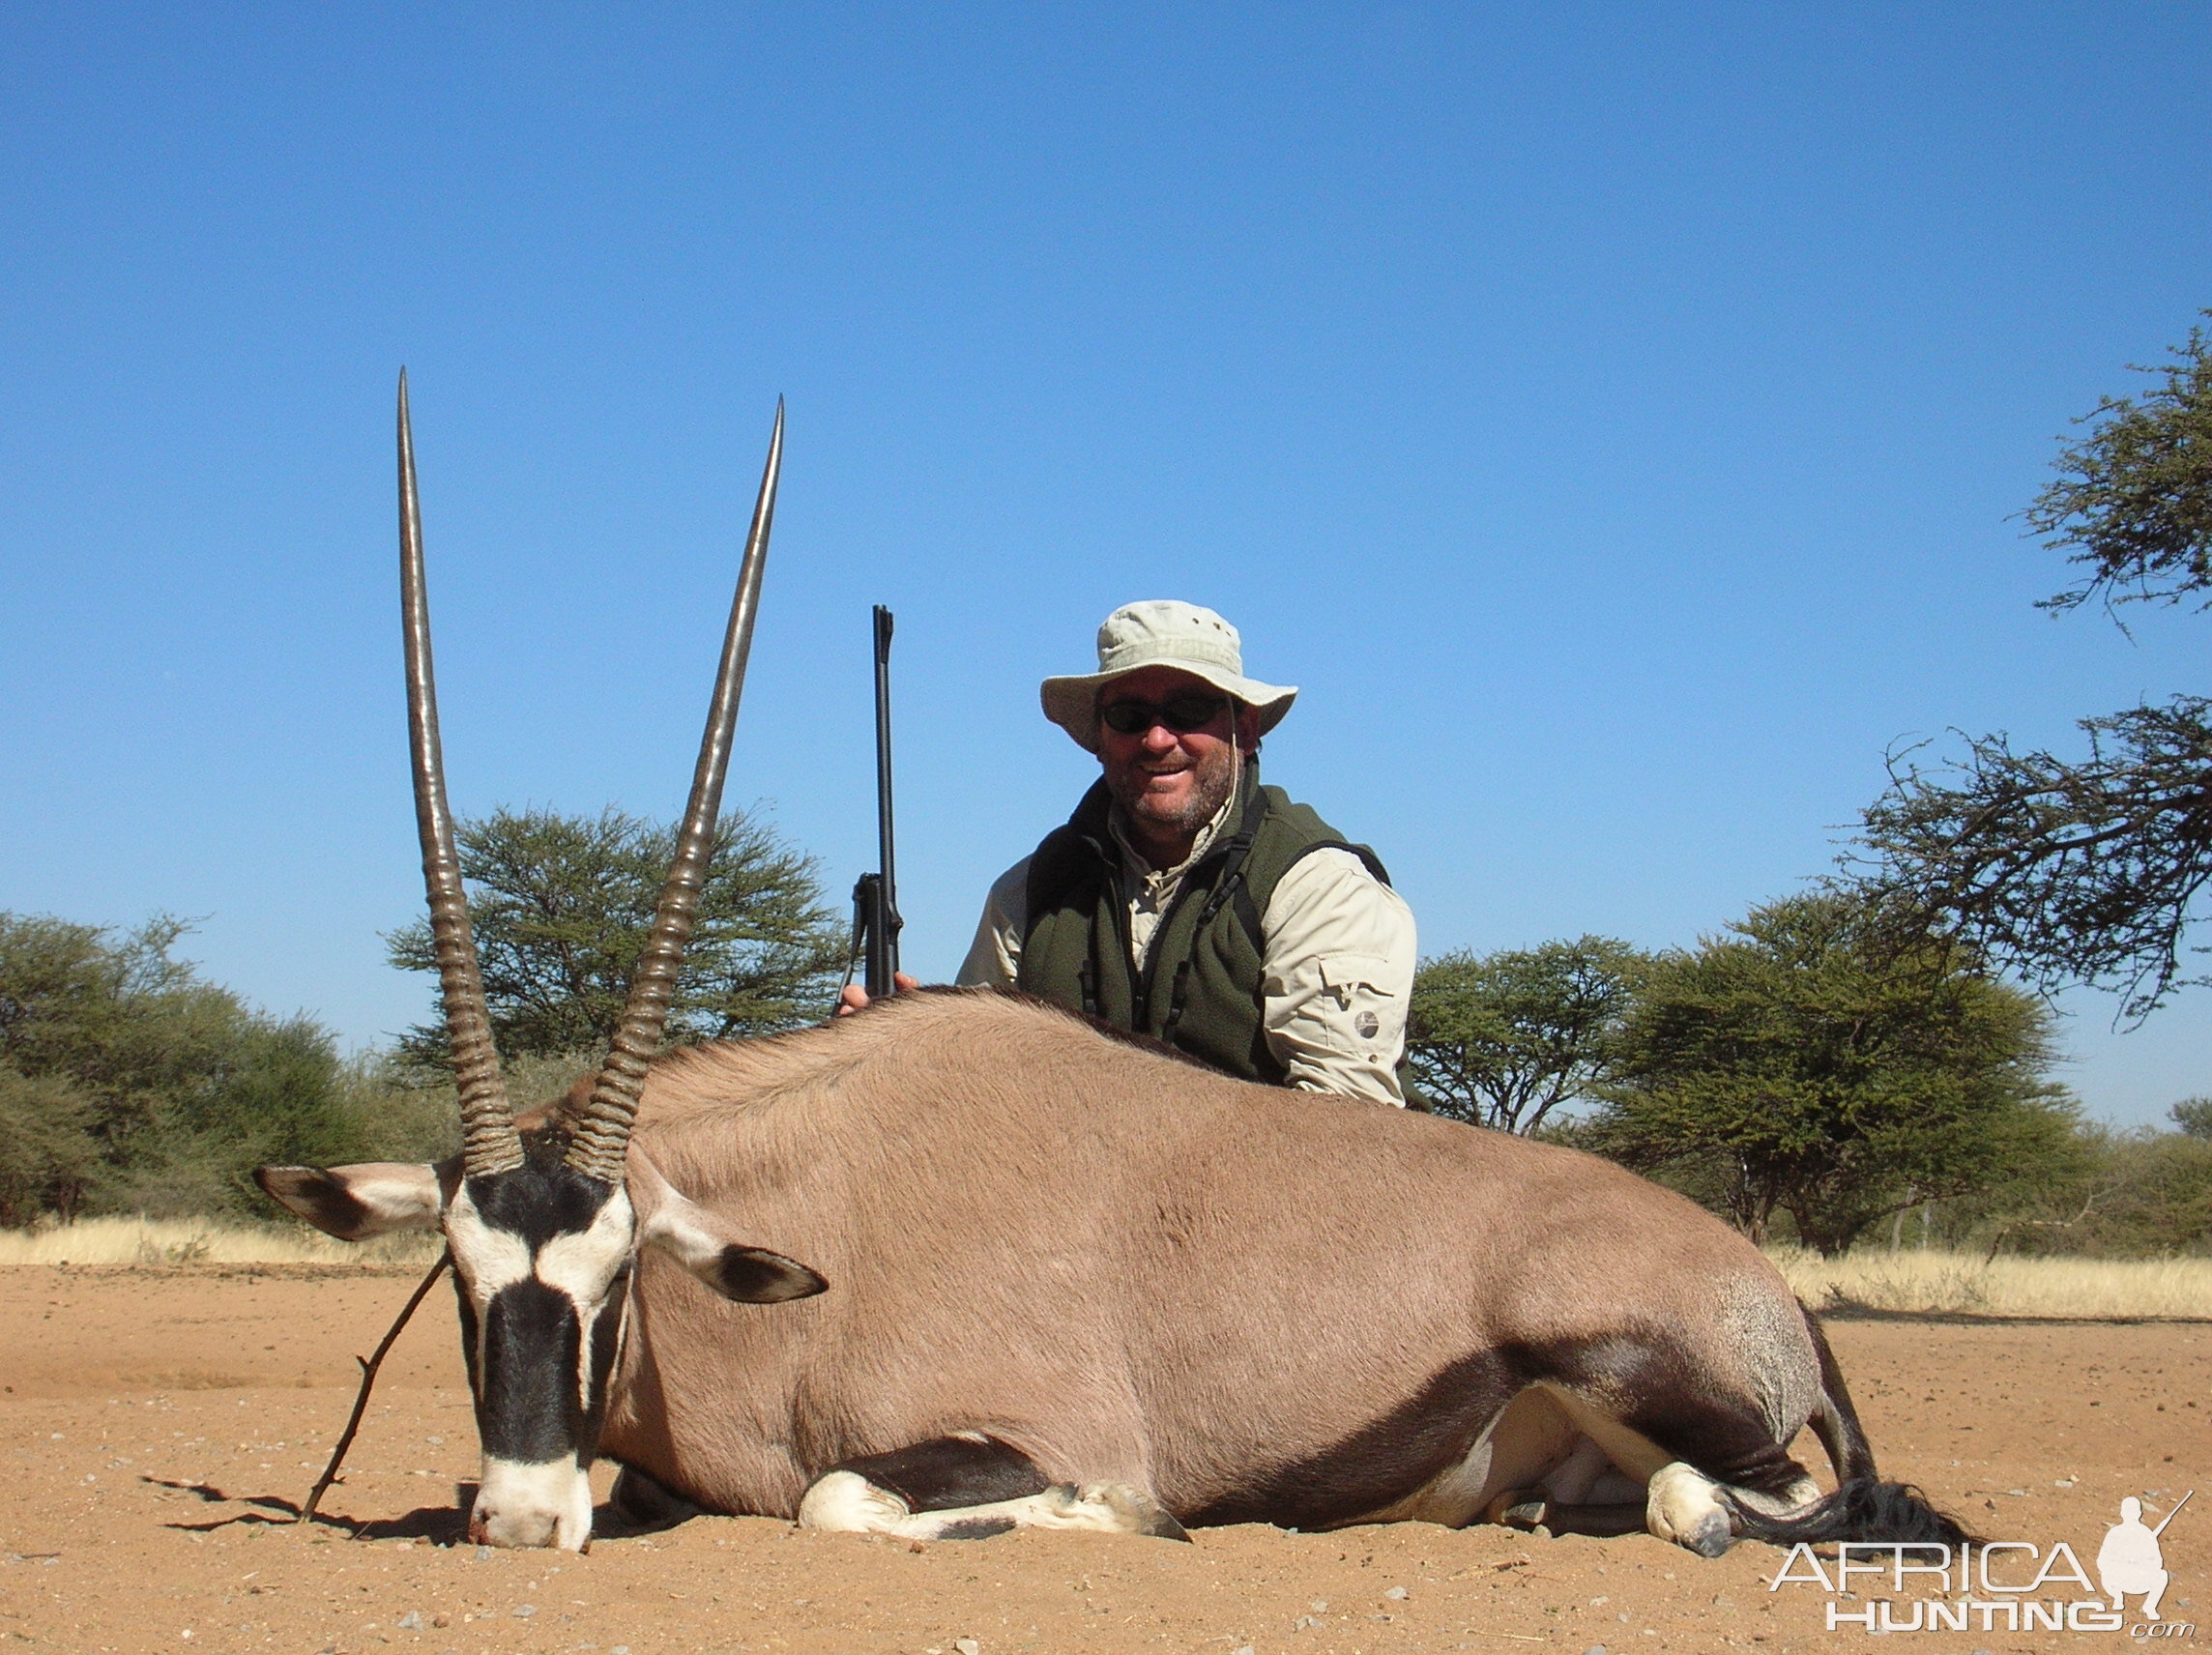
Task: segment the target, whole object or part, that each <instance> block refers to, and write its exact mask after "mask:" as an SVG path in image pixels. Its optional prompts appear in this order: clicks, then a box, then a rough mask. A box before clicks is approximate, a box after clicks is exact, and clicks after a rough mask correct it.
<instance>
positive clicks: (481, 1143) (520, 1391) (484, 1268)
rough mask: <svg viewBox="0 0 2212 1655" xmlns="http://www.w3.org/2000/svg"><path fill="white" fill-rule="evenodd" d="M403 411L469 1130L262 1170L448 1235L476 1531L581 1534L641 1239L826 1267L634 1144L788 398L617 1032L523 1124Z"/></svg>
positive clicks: (724, 1257)
mask: <svg viewBox="0 0 2212 1655" xmlns="http://www.w3.org/2000/svg"><path fill="white" fill-rule="evenodd" d="M398 425H399V568H400V588H401V610H402V617H403V623H404V632H405V638H406V660H407V709H408V729H409V735H410V738H411V741H410V745H411V747H412V750H413V757H414V774H415V814H416V821H417V825H418V827H419V829H420V832H421V836H422V875H423V881H424V884H425V886H426V887H427V889H428V894H429V901H430V922H431V929H432V935H433V937H434V939H435V944H436V950H437V960H438V974H439V981H440V985H441V988H442V991H443V996H444V1002H445V1015H446V1031H447V1035H448V1039H449V1042H450V1045H451V1053H452V1063H453V1073H454V1077H455V1080H456V1081H457V1083H458V1087H459V1091H460V1109H461V1134H462V1149H461V1153H460V1154H459V1155H458V1156H456V1157H454V1158H453V1159H451V1160H450V1161H446V1162H442V1163H440V1164H438V1165H436V1166H427V1165H423V1166H415V1165H406V1164H400V1163H374V1164H367V1165H359V1166H351V1167H337V1168H332V1169H328V1170H325V1169H320V1168H312V1167H265V1168H263V1169H261V1170H260V1171H259V1172H258V1173H257V1174H256V1175H255V1176H256V1178H257V1179H258V1180H259V1182H260V1184H261V1187H262V1188H263V1189H264V1190H265V1191H267V1192H268V1193H269V1194H270V1195H271V1196H272V1197H274V1198H275V1199H276V1200H277V1201H278V1202H280V1203H281V1204H283V1205H285V1206H287V1207H289V1208H291V1209H292V1210H293V1211H295V1212H297V1213H299V1214H301V1215H302V1216H303V1217H306V1218H307V1219H308V1220H309V1221H310V1222H312V1223H314V1224H315V1225H317V1226H318V1227H320V1228H321V1229H323V1230H326V1231H328V1232H330V1233H331V1234H336V1235H342V1236H345V1237H348V1238H350V1239H355V1240H359V1239H364V1238H365V1237H368V1236H371V1235H381V1234H392V1233H393V1232H397V1231H404V1230H426V1229H430V1228H433V1227H435V1228H437V1229H439V1230H441V1231H443V1232H444V1234H445V1238H446V1244H447V1247H448V1248H449V1250H450V1251H451V1255H452V1262H453V1269H454V1272H455V1274H456V1276H457V1277H458V1280H459V1285H460V1301H461V1321H462V1344H463V1349H464V1350H465V1352H466V1356H467V1362H468V1371H469V1382H470V1385H471V1388H472V1389H473V1391H474V1393H475V1399H476V1415H477V1429H478V1433H479V1436H480V1439H481V1443H482V1451H483V1463H482V1473H481V1476H480V1482H479V1486H478V1493H477V1497H476V1504H475V1506H474V1508H473V1510H472V1511H471V1513H470V1517H469V1532H470V1535H471V1537H472V1538H473V1539H475V1540H476V1541H478V1542H479V1543H482V1544H489V1545H493V1546H558V1547H564V1548H567V1549H569V1550H577V1549H581V1548H582V1547H583V1546H584V1545H585V1544H586V1543H587V1542H588V1540H589V1538H590V1535H591V1527H592V1494H591V1482H590V1469H591V1466H592V1462H593V1459H594V1457H595V1456H596V1454H597V1444H598V1437H599V1428H600V1423H601V1420H602V1418H603V1417H604V1412H605V1408H606V1400H607V1385H608V1376H609V1372H610V1370H611V1368H612V1365H613V1362H614V1357H615V1349H616V1344H617V1340H618V1337H619V1333H620V1328H621V1321H622V1315H621V1310H622V1304H623V1295H624V1288H625V1284H626V1281H627V1278H628V1275H629V1272H630V1269H631V1265H632V1262H633V1260H634V1258H635V1256H636V1253H637V1251H638V1249H639V1248H641V1247H658V1248H661V1249H664V1250H666V1251H667V1252H668V1253H669V1254H670V1255H672V1256H673V1257H674V1258H675V1259H676V1260H678V1261H679V1262H681V1263H682V1264H683V1265H684V1267H685V1268H686V1269H688V1270H689V1271H690V1272H691V1273H692V1274H693V1275H695V1276H697V1277H698V1278H699V1279H700V1280H701V1281H703V1282H705V1283H706V1284H707V1285H708V1286H709V1287H711V1288H712V1289H713V1290H714V1291H715V1292H719V1293H721V1294H723V1295H724V1296H725V1297H728V1298H731V1299H736V1300H741V1301H743V1302H747V1303H755V1304H767V1303H775V1302H779V1301H782V1300H785V1299H794V1298H803V1297H805V1296H807V1295H808V1294H811V1293H818V1292H822V1291H823V1289H824V1287H825V1286H826V1285H827V1284H826V1283H825V1282H824V1281H823V1279H822V1278H821V1277H820V1276H819V1275H817V1274H815V1272H814V1271H812V1270H810V1269H808V1268H807V1267H806V1266H805V1265H804V1264H801V1263H797V1262H795V1261H793V1260H791V1259H787V1258H784V1257H783V1256H782V1255H780V1254H777V1253H771V1252H769V1251H767V1250H765V1249H763V1248H758V1247H752V1246H748V1245H746V1243H745V1241H744V1240H743V1238H742V1236H740V1235H738V1234H734V1233H733V1232H732V1230H731V1228H730V1226H729V1224H728V1222H727V1221H726V1220H724V1219H723V1218H721V1217H719V1216H718V1215H716V1214H713V1213H710V1212H708V1211H707V1210H705V1209H704V1208H702V1207H700V1206H698V1205H694V1204H693V1203H691V1202H689V1201H687V1200H685V1199H684V1197H683V1196H682V1195H680V1194H679V1193H677V1192H676V1191H675V1190H674V1189H672V1188H671V1187H669V1185H668V1182H667V1180H666V1179H665V1178H663V1177H661V1176H659V1174H658V1172H657V1171H656V1170H655V1168H654V1167H653V1166H652V1165H651V1163H650V1162H648V1161H646V1160H645V1159H644V1157H643V1156H642V1155H632V1154H631V1153H630V1152H629V1137H630V1127H631V1122H632V1120H633V1118H634V1117H635V1115H636V1112H637V1103H638V1096H639V1091H640V1089H641V1088H642V1086H643V1084H644V1080H645V1074H646V1069H647V1066H648V1065H649V1063H650V1062H651V1061H652V1060H653V1057H654V1054H655V1051H656V1050H657V1049H658V1047H659V1044H660V1039H661V1034H662V1031H663V1030H664V1028H665V1025H666V1022H667V1016H668V1004H669V1000H670V997H671V995H672V994H673V992H674V989H675V986H676V977H677V972H678V970H679V968H680V966H681V964H682V961H683V957H684V947H685V944H687V943H688V941H689V939H690V936H691V932H692V929H693V926H694V924H695V922H696V917H697V912H698V905H699V891H700V888H701V885H702V883H703V880H704V877H705V873H706V868H707V862H708V858H709V857H710V855H711V854H712V851H713V837H714V827H715V822H716V818H717V816H718V814H719V811H720V807H721V798H722V783H723V780H724V777H725V775H726V773H727V770H728V767H729V754H730V742H731V738H732V735H733V733H734V732H735V729H736V726H737V718H738V702H739V697H740V694H741V692H742V689H743V686H744V674H745V658H746V655H747V653H748V651H749V650H750V647H751V642H752V631H753V619H754V615H755V613H756V611H757V609H758V606H759V600H760V589H761V572H762V568H763V566H764V565H765V564H766V561H767V557H768V543H769V532H770V528H771V524H772V521H773V519H774V516H775V493H776V479H777V475H778V473H779V471H780V469H781V466H782V460H783V406H782V404H781V402H780V401H779V402H778V403H777V405H776V414H775V424H774V428H773V431H772V433H771V437H770V439H769V450H768V463H767V466H766V468H765V469H764V471H763V473H762V475H761V485H760V494H759V497H758V499H757V501H756V502H755V505H754V508H753V518H752V529H751V533H750V534H749V535H748V536H747V537H746V541H745V552H744V562H743V565H742V568H741V570H740V573H739V576H738V588H737V595H736V597H735V598H734V600H733V601H732V603H731V606H730V620H729V627H728V630H727V632H726V633H725V634H724V637H723V642H722V658H721V668H720V671H719V673H718V675H717V676H716V678H715V681H714V693H713V701H712V703H711V705H710V707H709V710H708V714H707V729H706V735H705V738H704V740H702V742H701V744H700V749H699V762H698V767H697V769H696V770H695V771H694V773H693V776H692V781H691V797H690V802H689V804H688V805H687V807H686V808H685V811H684V825H683V827H682V830H681V831H680V833H679V835H678V838H677V848H676V859H675V862H674V865H673V866H672V867H671V868H670V869H669V872H668V878H667V881H666V883H665V885H664V886H663V887H662V890H661V894H660V901H659V907H658V911H657V914H656V915H655V920H654V926H653V933H652V938H651V941H650V942H649V943H648V944H647V947H646V950H645V954H644V957H643V958H642V960H641V961H640V962H639V965H638V970H637V975H636V978H635V980H634V981H633V983H632V985H631V988H630V993H629V1001H628V1003H627V1005H626V1009H625V1011H624V1015H623V1020H622V1025H621V1028H620V1031H618V1032H617V1034H616V1035H615V1038H614V1042H613V1046H612V1049H611V1050H610V1051H609V1053H608V1054H607V1059H606V1062H605V1065H604V1067H603V1068H602V1069H601V1070H600V1071H599V1075H598V1078H597V1082H596V1083H595V1084H594V1086H593V1088H592V1090H591V1099H590V1103H589V1104H588V1106H586V1108H585V1109H584V1110H583V1112H582V1116H581V1118H580V1119H578V1120H576V1121H575V1122H574V1124H573V1130H572V1131H571V1132H569V1133H567V1134H555V1133H552V1132H544V1133H534V1134H532V1135H531V1136H529V1137H527V1138H526V1137H525V1136H524V1135H523V1134H522V1133H521V1132H520V1131H519V1130H518V1129H517V1127H516V1124H515V1116H514V1111H513V1109H512V1108H511V1107H510V1106H509V1102H508V1097H507V1089H506V1084H505V1082H504V1080H503V1079H502V1077H501V1073H500V1063H499V1054H498V1051H497V1049H496V1047H495V1046H494V1044H493V1038H492V1026H491V1018H490V1014H489V1009H488V1007H487V1004H486V1002H485V999H484V990H483V982H482V978H481V974H480V971H479V969H478V963H477V955H476V944H475V942H474V940H473V938H472V936H471V934H470V929H469V915H468V906H467V902H466V899H465V897H464V895H463V891H462V883H461V870H460V862H459V859H458V857H456V855H455V852H454V841H453V823H452V816H451V810H450V808H449V806H448V803H447V798H446V781H445V767H444V760H443V758H442V755H441V752H440V747H439V739H438V698H437V688H436V684H435V682H434V676H433V673H432V668H431V655H430V614H429V599H428V595H427V592H426V588H425V585H424V579H423V567H422V512H421V508H420V505H419V502H418V499H417V494H416V485H415V448H414V437H413V432H412V429H411V425H410V421H409V418H408V407H407V376H406V374H405V373H404V372H402V373H401V374H400V377H399V420H398Z"/></svg>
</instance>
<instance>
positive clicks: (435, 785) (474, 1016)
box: [399, 368, 522, 1177]
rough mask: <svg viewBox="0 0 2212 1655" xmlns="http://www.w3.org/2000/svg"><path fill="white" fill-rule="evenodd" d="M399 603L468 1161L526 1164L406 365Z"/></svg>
mask: <svg viewBox="0 0 2212 1655" xmlns="http://www.w3.org/2000/svg"><path fill="white" fill-rule="evenodd" d="M399 607H400V615H401V620H402V624H403V626H404V630H405V632H406V636H407V736H408V745H409V747H410V748H411V749H412V751H413V754H414V760H415V826H416V829H417V831H418V832H419V833H420V834H421V836H422V884H423V886H424V887H425V888H426V889H427V891H428V893H429V897H430V937H431V941H432V943H433V944H434V946H435V948H436V950H437V958H438V986H439V987H440V989H442V990H443V991H444V994H445V1002H446V1040H447V1043H448V1045H450V1046H451V1049H452V1054H453V1078H454V1080H455V1081H456V1082H457V1083H458V1085H459V1088H460V1093H461V1155H462V1165H463V1167H464V1168H465V1169H466V1171H467V1174H468V1176H471V1177H475V1176H478V1175H480V1174H482V1173H504V1172H507V1171H509V1169H511V1168H514V1167H519V1166H521V1165H522V1139H521V1137H520V1136H519V1135H518V1134H517V1133H516V1132H515V1130H514V1111H513V1110H512V1109H511V1108H509V1105H508V1101H507V1082H506V1081H505V1080H503V1079H502V1078H501V1076H500V1072H499V1048H498V1047H497V1046H496V1045H494V1044H493V1042H492V1034H491V1013H490V1011H489V1009H488V1008H487V1007H486V1006H485V1004H484V991H483V977H482V975H481V974H480V973H479V971H478V969H477V944H476V939H475V937H474V936H473V935H471V933H470V931H469V906H468V899H467V897H466V895H465V894H464V893H463V891H462V888H461V861H460V857H458V856H456V855H455V854H454V851H453V815H452V811H451V808H450V807H449V806H448V804H447V802H446V760H445V754H444V752H443V750H442V749H441V747H440V746H439V742H438V682H437V674H436V672H435V671H434V670H433V669H432V667H431V663H430V595H429V591H428V588H427V586H426V585H425V584H424V581H423V577H422V502H421V501H420V499H419V498H418V497H417V495H416V492H415V432H414V428H413V426H412V425H411V424H410V422H409V421H408V418H407V370H406V369H405V368H401V369H400V370H399Z"/></svg>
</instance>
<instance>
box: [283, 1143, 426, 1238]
mask: <svg viewBox="0 0 2212 1655" xmlns="http://www.w3.org/2000/svg"><path fill="white" fill-rule="evenodd" d="M253 1181H254V1182H255V1183H257V1184H259V1185H260V1186H261V1188H262V1191H263V1193H264V1194H266V1195H267V1196H268V1197H269V1198H270V1200H272V1201H274V1202H277V1204H278V1205H282V1206H285V1207H288V1208H290V1209H291V1210H292V1211H293V1212H296V1213H298V1214H299V1215H300V1216H301V1217H302V1218H304V1219H306V1221H307V1222H308V1223H309V1224H312V1225H313V1226H314V1227H315V1228H316V1229H317V1230H320V1231H322V1232H323V1233H324V1234H329V1235H335V1236H336V1237H337V1238H338V1239H339V1240H340V1241H365V1240H367V1239H368V1238H369V1237H370V1236H372V1235H393V1234H397V1233H398V1232H400V1231H402V1230H435V1229H437V1227H438V1214H439V1211H440V1210H441V1208H442V1207H443V1206H444V1205H445V1198H444V1194H443V1192H442V1190H441V1188H440V1186H439V1181H438V1169H437V1168H436V1167H433V1166H429V1165H427V1164H419V1163H416V1162H412V1161H363V1162H361V1163H360V1164H359V1165H357V1166H351V1167H257V1168H255V1169H254V1172H253Z"/></svg>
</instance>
